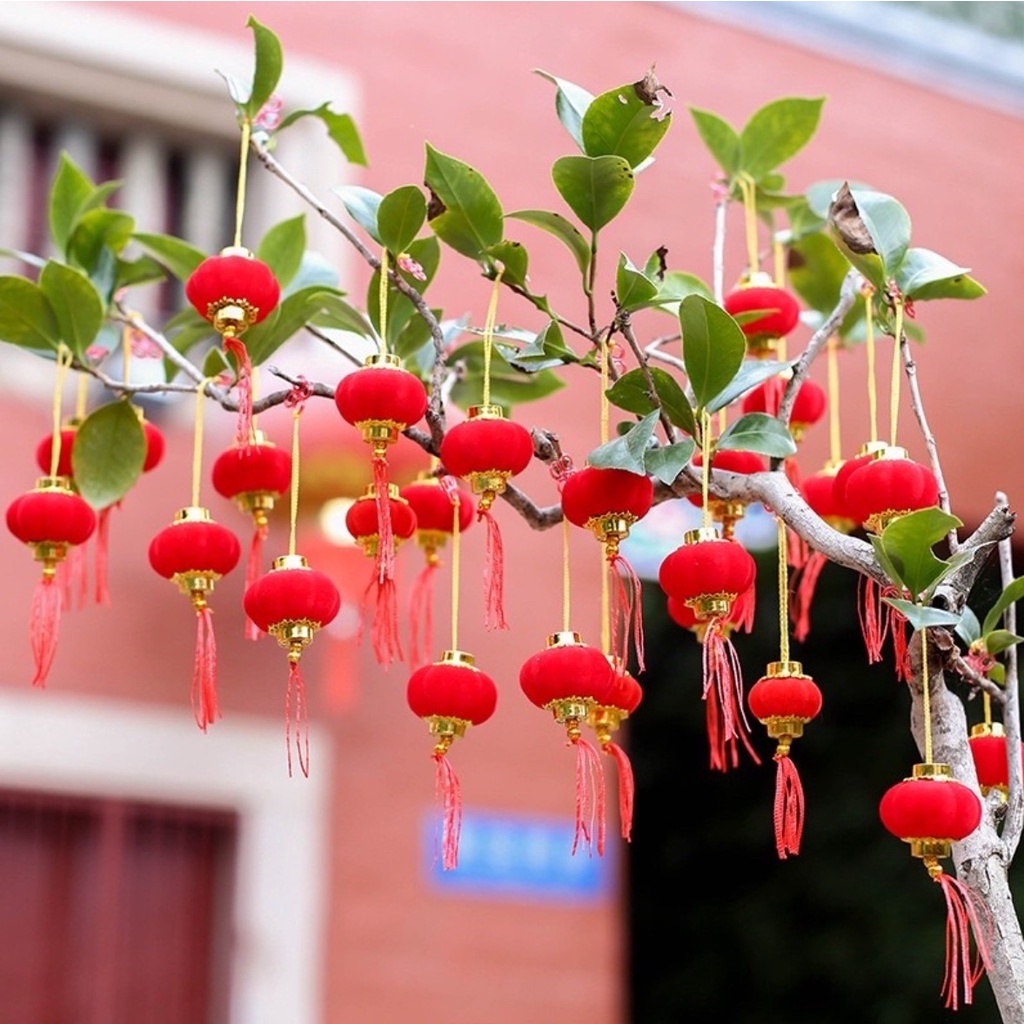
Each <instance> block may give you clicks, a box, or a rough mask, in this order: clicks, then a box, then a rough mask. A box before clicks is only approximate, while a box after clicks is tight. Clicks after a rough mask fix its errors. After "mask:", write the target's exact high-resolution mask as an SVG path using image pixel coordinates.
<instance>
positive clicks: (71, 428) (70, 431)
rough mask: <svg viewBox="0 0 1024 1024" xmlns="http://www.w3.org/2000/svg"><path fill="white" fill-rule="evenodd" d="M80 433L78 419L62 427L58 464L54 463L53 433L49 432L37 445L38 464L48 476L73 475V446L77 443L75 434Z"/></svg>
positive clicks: (58, 446)
mask: <svg viewBox="0 0 1024 1024" xmlns="http://www.w3.org/2000/svg"><path fill="white" fill-rule="evenodd" d="M77 433H78V420H71V421H70V422H68V423H65V424H64V426H63V427H61V431H60V442H59V444H58V445H57V465H56V467H54V465H53V448H54V437H53V434H47V435H46V437H44V438H43V439H42V441H40V442H39V444H38V446H37V447H36V465H37V466H39V468H40V469H41V470H42V471H43V473H45V474H46V475H47V476H50V477H55V476H67V477H73V476H74V470H73V469H72V468H71V448H72V446H73V445H74V443H75V435H76V434H77Z"/></svg>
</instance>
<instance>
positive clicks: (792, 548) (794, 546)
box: [786, 527, 811, 570]
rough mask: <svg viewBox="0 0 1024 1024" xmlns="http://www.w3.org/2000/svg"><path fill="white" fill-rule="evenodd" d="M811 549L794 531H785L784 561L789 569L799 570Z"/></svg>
mask: <svg viewBox="0 0 1024 1024" xmlns="http://www.w3.org/2000/svg"><path fill="white" fill-rule="evenodd" d="M810 552H811V549H810V547H808V544H807V541H805V540H804V539H803V537H801V536H800V534H799V533H796V532H795V531H794V530H790V529H789V528H788V527H787V529H786V561H787V563H788V564H789V567H790V568H791V569H794V570H800V569H802V568H803V567H804V565H805V563H806V562H807V559H808V557H809V555H810Z"/></svg>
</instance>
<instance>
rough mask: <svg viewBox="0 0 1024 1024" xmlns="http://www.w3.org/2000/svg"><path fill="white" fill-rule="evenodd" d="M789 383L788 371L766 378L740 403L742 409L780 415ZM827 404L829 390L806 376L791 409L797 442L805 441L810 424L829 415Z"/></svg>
mask: <svg viewBox="0 0 1024 1024" xmlns="http://www.w3.org/2000/svg"><path fill="white" fill-rule="evenodd" d="M788 386H789V375H787V374H779V375H778V376H775V377H772V378H770V379H769V380H766V381H764V382H763V383H761V384H759V385H758V386H757V387H756V388H754V389H753V390H751V391H748V392H747V393H746V394H745V395H744V396H743V400H742V402H741V403H740V409H741V411H743V412H745V413H746V412H763V413H767V414H768V415H769V416H777V415H778V414H779V406H780V405H781V404H782V396H783V395H784V394H785V393H786V388H787V387H788ZM827 405H828V398H827V396H826V394H825V389H824V388H823V387H822V386H821V385H820V384H818V383H817V382H816V381H813V380H811V379H810V378H805V379H804V380H802V381H801V382H800V386H799V387H798V388H797V391H796V396H795V397H794V399H793V406H792V408H791V409H790V412H789V430H790V433H791V434H792V435H793V440H794V441H796V442H797V443H798V444H799V442H800V441H802V440H803V437H804V434H805V433H806V432H807V429H808V427H813V426H814V424H815V423H817V422H818V421H819V420H820V419H821V417H822V416H824V415H825V408H826V406H827Z"/></svg>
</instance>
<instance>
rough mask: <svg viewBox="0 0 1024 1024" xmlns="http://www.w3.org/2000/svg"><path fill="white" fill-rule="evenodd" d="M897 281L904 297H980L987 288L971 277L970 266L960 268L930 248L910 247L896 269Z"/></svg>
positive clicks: (917, 298)
mask: <svg viewBox="0 0 1024 1024" xmlns="http://www.w3.org/2000/svg"><path fill="white" fill-rule="evenodd" d="M896 283H897V284H898V285H899V287H900V291H901V292H903V295H904V297H905V298H908V299H914V300H916V301H923V300H926V299H977V298H980V297H981V296H982V295H985V294H986V291H985V289H984V288H983V287H982V285H980V284H979V283H978V282H977V281H975V280H974V278H972V277H970V276H969V271H968V268H966V267H958V266H957V265H956V264H955V263H953V262H951V261H950V260H947V259H946V257H945V256H940V255H939V254H938V253H937V252H932V251H931V250H930V249H908V250H907V253H906V255H905V256H904V257H903V262H902V263H901V264H900V266H899V269H898V270H897V271H896Z"/></svg>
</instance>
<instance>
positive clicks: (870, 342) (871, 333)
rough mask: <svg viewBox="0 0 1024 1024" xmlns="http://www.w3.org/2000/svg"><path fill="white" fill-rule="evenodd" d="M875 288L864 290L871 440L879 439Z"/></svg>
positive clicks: (869, 436)
mask: <svg viewBox="0 0 1024 1024" xmlns="http://www.w3.org/2000/svg"><path fill="white" fill-rule="evenodd" d="M874 291H875V290H874V288H872V287H871V286H870V285H868V286H867V287H866V288H865V290H864V331H865V339H864V348H865V351H866V353H867V357H868V419H869V422H870V427H871V433H870V434H869V435H868V440H869V441H877V440H878V394H877V392H876V391H875V313H874V309H873V307H872V305H871V296H872V295H874Z"/></svg>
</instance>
